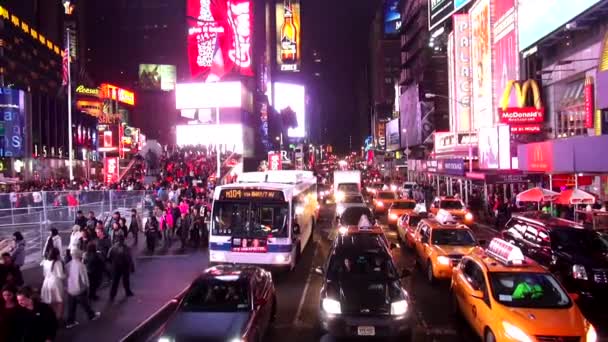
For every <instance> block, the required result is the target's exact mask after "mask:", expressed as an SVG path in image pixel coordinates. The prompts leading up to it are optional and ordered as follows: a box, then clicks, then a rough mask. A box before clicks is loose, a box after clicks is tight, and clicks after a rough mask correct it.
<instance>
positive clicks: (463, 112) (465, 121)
mask: <svg viewBox="0 0 608 342" xmlns="http://www.w3.org/2000/svg"><path fill="white" fill-rule="evenodd" d="M453 18H454V57H455V60H454V82H455V85H454V95H453V98H454V99H456V101H453V102H454V110H455V114H454V126H450V127H451V128H453V129H454V131H456V132H469V131H470V130H471V124H470V120H471V105H470V104H471V24H470V22H469V15H468V14H455V15H454V17H453Z"/></svg>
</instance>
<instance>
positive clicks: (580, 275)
mask: <svg viewBox="0 0 608 342" xmlns="http://www.w3.org/2000/svg"><path fill="white" fill-rule="evenodd" d="M572 277H573V278H574V279H581V280H587V279H589V278H588V277H587V270H586V269H585V266H583V265H578V264H576V265H574V266H572Z"/></svg>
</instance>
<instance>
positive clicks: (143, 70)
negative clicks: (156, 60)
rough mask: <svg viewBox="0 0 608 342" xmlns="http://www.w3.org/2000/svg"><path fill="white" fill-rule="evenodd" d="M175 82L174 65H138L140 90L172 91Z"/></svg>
mask: <svg viewBox="0 0 608 342" xmlns="http://www.w3.org/2000/svg"><path fill="white" fill-rule="evenodd" d="M175 81H176V69H175V65H165V64H140V65H139V86H140V88H141V89H145V90H163V91H172V90H173V89H175Z"/></svg>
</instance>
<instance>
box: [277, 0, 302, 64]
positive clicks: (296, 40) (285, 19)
mask: <svg viewBox="0 0 608 342" xmlns="http://www.w3.org/2000/svg"><path fill="white" fill-rule="evenodd" d="M301 27H302V23H301V20H300V1H299V0H285V1H283V2H281V3H277V6H276V28H277V66H278V69H279V71H291V72H298V71H300V68H301V65H302V41H301V32H302V31H301Z"/></svg>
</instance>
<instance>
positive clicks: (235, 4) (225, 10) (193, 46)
mask: <svg viewBox="0 0 608 342" xmlns="http://www.w3.org/2000/svg"><path fill="white" fill-rule="evenodd" d="M186 11H187V16H188V39H187V42H188V60H189V64H190V72H191V74H192V76H193V77H194V78H202V79H203V80H204V81H206V82H213V81H219V80H221V79H223V78H224V76H227V75H229V74H230V73H233V72H234V73H238V74H240V75H244V76H253V69H252V64H253V63H252V56H251V54H252V22H253V18H252V17H253V9H252V1H250V0H231V1H228V0H217V1H210V0H188V3H187V10H186Z"/></svg>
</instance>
